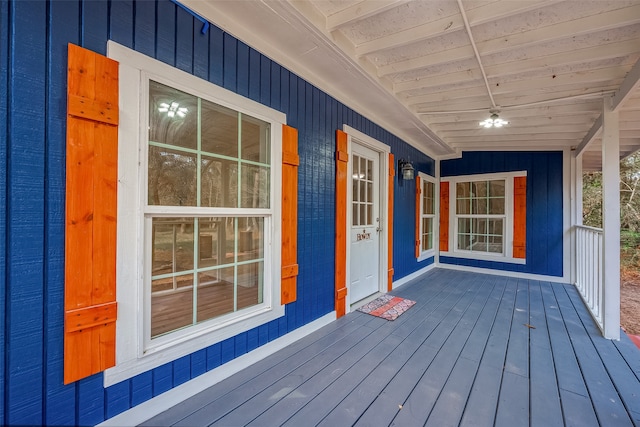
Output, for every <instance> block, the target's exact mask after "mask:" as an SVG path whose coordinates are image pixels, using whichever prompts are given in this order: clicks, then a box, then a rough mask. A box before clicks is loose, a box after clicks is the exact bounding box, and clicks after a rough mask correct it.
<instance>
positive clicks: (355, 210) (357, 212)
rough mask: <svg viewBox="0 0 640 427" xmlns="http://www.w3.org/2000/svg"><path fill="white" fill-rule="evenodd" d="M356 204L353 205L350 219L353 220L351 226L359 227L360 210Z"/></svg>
mask: <svg viewBox="0 0 640 427" xmlns="http://www.w3.org/2000/svg"><path fill="white" fill-rule="evenodd" d="M358 206H359V205H358V203H353V209H352V217H353V218H352V219H353V225H360V220H359V217H360V209H359V208H358Z"/></svg>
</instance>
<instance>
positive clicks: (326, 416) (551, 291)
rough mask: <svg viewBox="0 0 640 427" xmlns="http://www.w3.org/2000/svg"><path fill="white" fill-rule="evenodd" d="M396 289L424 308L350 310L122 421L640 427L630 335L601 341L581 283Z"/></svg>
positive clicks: (425, 279) (461, 281)
mask: <svg viewBox="0 0 640 427" xmlns="http://www.w3.org/2000/svg"><path fill="white" fill-rule="evenodd" d="M392 293H393V294H394V295H397V296H401V297H405V298H409V299H412V300H415V301H416V304H415V306H413V307H412V308H411V309H409V310H408V311H407V312H406V313H404V314H403V315H401V316H400V317H399V318H397V319H396V320H395V321H387V320H384V319H381V318H378V317H373V316H370V315H367V314H364V313H361V312H358V311H352V312H351V313H349V314H347V315H346V316H344V317H342V318H340V319H338V320H337V321H335V322H332V323H330V324H329V325H327V326H325V327H323V328H321V329H319V330H317V331H316V332H314V333H312V334H310V335H308V336H306V337H304V338H303V339H301V340H299V341H297V342H295V343H293V344H292V345H289V346H287V347H285V348H283V349H282V350H280V351H278V352H276V353H274V354H272V355H270V356H269V357H267V358H265V359H263V360H260V361H259V362H257V363H255V364H253V365H251V366H249V367H248V368H246V369H244V370H241V371H239V372H238V373H236V374H235V375H232V376H229V377H228V378H226V379H224V380H222V381H221V382H219V383H217V384H215V385H213V386H211V387H209V388H207V389H205V390H204V391H202V392H200V393H199V394H196V395H195V396H193V397H191V398H189V399H187V400H185V401H184V402H181V403H179V404H177V405H175V406H173V407H171V408H169V409H167V410H166V411H164V412H162V413H159V414H157V415H155V414H154V413H151V412H147V413H146V417H145V413H144V412H141V411H137V413H136V415H135V416H136V417H137V418H133V419H132V418H131V417H132V416H133V414H131V413H129V414H126V413H125V414H123V415H121V417H122V416H126V417H128V418H127V419H128V422H132V421H135V422H141V424H142V425H153V426H161V425H176V426H181V425H189V426H205V425H291V426H297V425H327V426H335V425H343V426H346V425H379V426H382V425H401V426H410V425H434V426H447V425H452V426H455V425H467V426H489V425H508V426H523V425H531V426H556V425H576V426H592V425H603V426H631V425H638V424H640V392H639V391H640V357H639V355H640V353H638V349H637V348H635V347H634V346H633V344H632V343H631V341H630V340H629V339H628V338H627V336H626V335H625V334H621V340H620V341H615V340H607V339H605V338H603V337H602V334H601V333H600V331H599V329H598V327H597V326H596V324H595V322H594V320H593V319H592V317H591V316H590V314H589V312H588V311H587V309H586V307H585V305H584V304H583V302H582V300H581V298H580V295H579V294H578V291H577V290H576V287H575V286H573V285H568V284H560V283H551V282H544V281H537V280H529V279H518V278H511V277H506V276H499V275H487V274H478V273H471V272H462V271H454V270H448V269H439V268H437V269H433V270H431V271H429V272H428V273H426V274H424V275H422V276H420V277H419V278H416V279H414V280H412V281H411V282H409V283H407V284H406V285H403V286H401V287H400V288H398V289H396V290H394V291H393V292H392ZM220 369H224V367H221V368H220ZM182 387H183V388H184V387H187V385H186V384H185V385H184V386H182ZM184 391H185V390H182V391H181V390H180V387H178V388H177V389H175V390H173V391H172V393H175V394H176V395H180V394H181V393H184ZM147 408H150V406H148V407H147ZM155 408H162V404H160V405H156V406H155ZM136 409H138V410H143V408H136ZM165 409H166V406H165ZM147 411H149V409H147ZM156 412H160V410H156ZM154 415H155V416H154ZM118 418H119V417H116V418H114V419H112V420H110V422H113V423H116V422H118ZM147 418H149V419H147ZM123 420H124V419H123ZM142 420H146V421H144V422H142Z"/></svg>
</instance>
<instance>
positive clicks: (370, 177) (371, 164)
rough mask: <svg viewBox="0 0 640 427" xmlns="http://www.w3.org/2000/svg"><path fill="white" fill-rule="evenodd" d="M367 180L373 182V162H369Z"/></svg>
mask: <svg viewBox="0 0 640 427" xmlns="http://www.w3.org/2000/svg"><path fill="white" fill-rule="evenodd" d="M366 178H367V180H369V181H373V161H372V160H367V177H366Z"/></svg>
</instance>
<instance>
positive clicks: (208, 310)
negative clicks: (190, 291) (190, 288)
mask: <svg viewBox="0 0 640 427" xmlns="http://www.w3.org/2000/svg"><path fill="white" fill-rule="evenodd" d="M233 282H234V267H227V268H221V269H219V270H212V271H207V272H204V273H200V274H198V322H202V321H205V320H208V319H213V318H214V317H218V316H222V315H223V314H227V313H231V312H233V306H234V304H233Z"/></svg>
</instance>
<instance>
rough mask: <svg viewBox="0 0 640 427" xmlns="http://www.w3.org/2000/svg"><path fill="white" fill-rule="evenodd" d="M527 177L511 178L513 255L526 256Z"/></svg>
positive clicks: (517, 256)
mask: <svg viewBox="0 0 640 427" xmlns="http://www.w3.org/2000/svg"><path fill="white" fill-rule="evenodd" d="M526 241H527V177H526V176H517V177H515V178H513V257H514V258H525V257H526Z"/></svg>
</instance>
